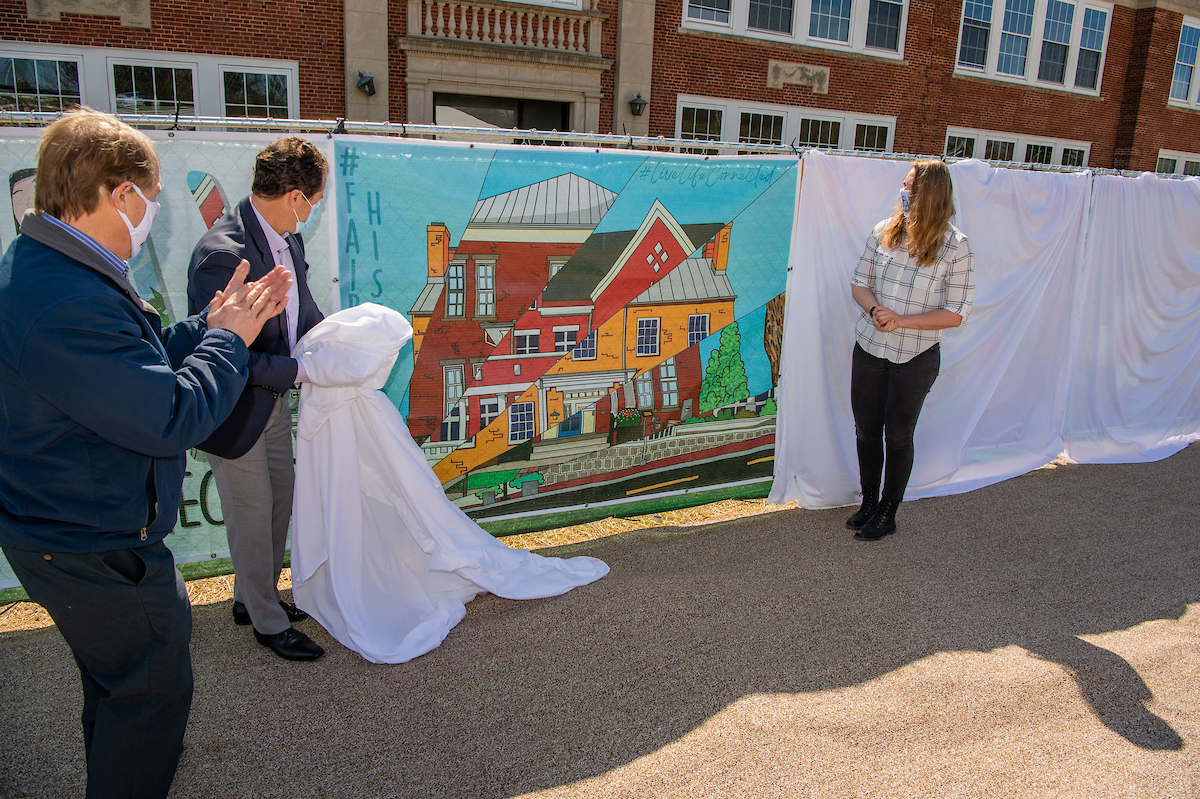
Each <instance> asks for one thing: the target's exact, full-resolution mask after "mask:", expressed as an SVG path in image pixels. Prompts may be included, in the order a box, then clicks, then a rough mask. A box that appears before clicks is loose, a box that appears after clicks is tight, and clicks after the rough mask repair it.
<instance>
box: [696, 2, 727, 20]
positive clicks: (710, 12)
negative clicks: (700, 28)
mask: <svg viewBox="0 0 1200 799" xmlns="http://www.w3.org/2000/svg"><path fill="white" fill-rule="evenodd" d="M732 2H733V0H688V12H687V13H688V17H689V18H690V19H699V20H704V21H705V22H720V23H723V24H728V23H729V9H730V4H731V3H732Z"/></svg>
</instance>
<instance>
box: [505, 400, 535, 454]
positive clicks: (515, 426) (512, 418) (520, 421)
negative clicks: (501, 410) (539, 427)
mask: <svg viewBox="0 0 1200 799" xmlns="http://www.w3.org/2000/svg"><path fill="white" fill-rule="evenodd" d="M531 438H533V403H532V402H514V403H513V404H512V405H511V406H510V407H509V410H508V443H510V444H519V443H521V442H522V441H528V440H529V439H531Z"/></svg>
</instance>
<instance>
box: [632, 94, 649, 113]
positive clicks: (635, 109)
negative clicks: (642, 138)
mask: <svg viewBox="0 0 1200 799" xmlns="http://www.w3.org/2000/svg"><path fill="white" fill-rule="evenodd" d="M648 105H650V103H648V102H646V101H645V100H643V99H642V93H641V92H638V96H637V97H635V98H633V99H632V100H630V101H629V113H631V114H633V115H634V116H635V117H640V116H641V115H642V112H643V111H645V110H646V106H648Z"/></svg>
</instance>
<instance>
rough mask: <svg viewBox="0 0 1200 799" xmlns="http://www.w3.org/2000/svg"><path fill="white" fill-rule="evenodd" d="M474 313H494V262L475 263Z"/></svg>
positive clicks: (482, 314) (487, 314)
mask: <svg viewBox="0 0 1200 799" xmlns="http://www.w3.org/2000/svg"><path fill="white" fill-rule="evenodd" d="M475 315H476V316H495V315H496V265H495V264H482V263H477V264H475Z"/></svg>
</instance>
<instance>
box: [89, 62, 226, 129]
mask: <svg viewBox="0 0 1200 799" xmlns="http://www.w3.org/2000/svg"><path fill="white" fill-rule="evenodd" d="M156 55H157V54H156ZM164 55H165V54H164ZM117 64H120V65H122V66H132V67H150V68H154V67H167V68H170V69H188V70H191V73H192V107H193V109H194V110H193V112H192V113H193V114H196V115H197V116H198V115H199V114H200V110H199V106H200V103H199V98H198V95H199V89H198V84H199V83H200V74H199V72H200V65H199V64H197V63H196V62H195V61H175V60H173V59H162V58H157V57H155V58H132V57H125V56H123V55H120V54H118V55H110V56H108V58H106V59H105V65H106V68H105V71H104V74H105V77H106V78H107V80H108V96H109V98H110V99H111V101H112V103H111V105H110V106H109V107H110V108H111V109H112V112H113V113H114V114H115V113H141V112H133V111H122V110H120V109H118V108H117V81H116V77H115V76H114V75H113V67H114V66H116V65H117ZM221 86H222V95H224V82H223V78H222V84H221ZM223 99H224V97H223V96H222V100H223ZM159 113H160V114H162V113H169V112H166V111H160V112H159ZM181 113H182V112H181ZM184 115H185V116H188V115H187V114H184ZM220 116H225V106H224V103H222V105H221V114H220Z"/></svg>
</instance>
